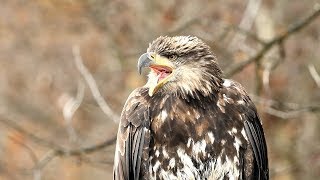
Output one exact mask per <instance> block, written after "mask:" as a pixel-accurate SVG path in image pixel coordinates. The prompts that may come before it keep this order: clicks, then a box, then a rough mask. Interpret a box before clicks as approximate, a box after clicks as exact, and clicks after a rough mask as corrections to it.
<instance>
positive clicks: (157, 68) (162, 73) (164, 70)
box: [151, 66, 171, 82]
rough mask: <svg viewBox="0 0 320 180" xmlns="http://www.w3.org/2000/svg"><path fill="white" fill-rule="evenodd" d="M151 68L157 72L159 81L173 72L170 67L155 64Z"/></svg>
mask: <svg viewBox="0 0 320 180" xmlns="http://www.w3.org/2000/svg"><path fill="white" fill-rule="evenodd" d="M151 68H152V69H153V70H154V72H155V73H157V77H158V82H159V81H161V80H162V79H164V78H166V77H167V76H169V75H170V74H171V70H169V69H168V68H165V67H161V66H154V67H151Z"/></svg>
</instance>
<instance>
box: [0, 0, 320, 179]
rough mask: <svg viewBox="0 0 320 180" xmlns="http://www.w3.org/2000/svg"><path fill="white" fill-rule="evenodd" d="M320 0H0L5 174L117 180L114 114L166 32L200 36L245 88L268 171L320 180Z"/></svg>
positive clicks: (0, 130) (0, 163) (1, 164)
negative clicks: (259, 125)
mask: <svg viewBox="0 0 320 180" xmlns="http://www.w3.org/2000/svg"><path fill="white" fill-rule="evenodd" d="M317 3H319V2H317V1H316V0H304V1H300V0H246V1H240V0H232V1H231V0H216V1H210V0H201V1H195V0H193V1H184V0H175V1H166V0H165V1H148V0H141V1H139V0H135V1H133V0H130V1H129V0H114V1H111V0H110V1H108V0H79V1H76V0H31V1H26V0H2V1H1V5H0V179H34V180H40V179H48V180H54V179H61V180H69V179H70V180H73V179H79V180H80V179H81V180H86V179H112V164H113V154H114V142H115V141H114V138H115V135H116V132H117V126H118V125H117V120H118V119H117V118H118V116H119V115H120V113H121V109H122V106H123V104H124V102H125V100H126V98H127V96H128V95H129V93H130V92H131V91H132V90H133V89H134V88H136V87H138V86H142V85H143V84H144V83H145V81H146V78H145V76H139V75H138V73H137V71H136V63H137V59H138V57H139V56H140V55H141V54H142V53H144V52H145V51H146V48H147V46H148V43H149V42H150V41H152V40H153V39H155V38H156V37H158V36H160V35H195V36H198V37H200V38H202V39H203V40H204V41H205V42H207V43H208V44H209V45H210V46H211V48H212V50H213V51H214V52H215V54H216V55H217V57H218V59H219V63H220V65H221V66H222V68H223V70H225V72H226V73H227V75H226V76H227V77H231V78H233V79H235V80H237V81H239V82H240V83H241V84H243V86H244V87H245V88H246V89H247V91H248V93H250V95H251V97H252V99H253V100H254V101H255V103H256V105H257V107H258V110H259V113H260V115H261V116H262V120H263V124H264V129H265V134H266V138H267V144H268V150H269V152H268V153H269V158H270V174H271V179H276V180H288V179H318V178H319V177H320V77H319V73H320V17H319V18H318V14H319V4H317ZM312 14H313V15H314V16H312V18H309V19H308V17H310V15H312ZM301 22H306V23H305V24H303V23H302V24H301ZM299 23H300V24H299ZM295 26H299V27H300V29H299V32H294V33H291V32H289V33H288V32H287V30H288V29H290V28H292V27H295ZM285 34H287V36H286V38H284V39H281V38H280V39H276V38H277V37H281V36H283V35H285ZM273 40H274V41H273ZM270 42H273V43H271V44H270ZM259 53H260V54H261V56H259ZM252 57H253V60H254V62H253V63H250V64H248V65H246V66H244V67H243V68H242V67H241V68H238V69H237V70H238V71H233V73H232V72H231V69H230V68H231V67H238V65H239V63H240V62H243V61H247V60H248V59H250V58H252ZM145 74H146V72H145V73H144V75H145Z"/></svg>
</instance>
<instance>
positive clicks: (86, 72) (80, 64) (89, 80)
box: [72, 46, 119, 123]
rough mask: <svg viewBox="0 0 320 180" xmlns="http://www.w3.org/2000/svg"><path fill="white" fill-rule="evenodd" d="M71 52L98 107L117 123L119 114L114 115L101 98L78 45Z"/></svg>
mask: <svg viewBox="0 0 320 180" xmlns="http://www.w3.org/2000/svg"><path fill="white" fill-rule="evenodd" d="M72 52H73V56H74V61H75V63H76V66H77V68H78V70H79V72H80V73H81V75H82V76H83V78H84V79H85V81H86V82H87V84H88V86H89V88H90V90H91V93H92V95H93V97H94V99H95V100H96V102H97V103H98V105H99V107H100V108H101V110H102V111H103V112H104V113H105V114H106V115H107V116H108V117H109V118H110V119H111V120H113V121H114V122H115V123H118V119H119V116H118V115H116V114H115V113H114V112H113V111H112V110H111V108H110V106H109V105H108V104H107V102H106V101H105V100H104V99H103V97H102V95H101V93H100V91H99V89H98V86H97V84H96V82H95V80H94V78H93V76H92V75H91V73H90V72H89V70H88V69H87V68H86V67H85V65H84V64H83V61H82V57H81V55H80V48H79V46H73V48H72Z"/></svg>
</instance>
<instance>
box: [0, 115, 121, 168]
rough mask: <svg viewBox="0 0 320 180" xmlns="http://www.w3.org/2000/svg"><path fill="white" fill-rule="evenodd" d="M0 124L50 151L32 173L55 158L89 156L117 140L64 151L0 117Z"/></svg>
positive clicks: (113, 139)
mask: <svg viewBox="0 0 320 180" xmlns="http://www.w3.org/2000/svg"><path fill="white" fill-rule="evenodd" d="M0 122H2V123H3V124H5V125H7V126H9V127H10V128H12V129H14V130H16V131H18V132H19V133H21V134H23V135H24V136H25V137H27V138H29V139H30V140H31V141H32V142H34V143H36V144H38V145H41V146H44V147H47V148H49V149H50V151H49V152H48V153H47V154H46V155H45V156H44V157H43V158H41V159H40V160H39V161H38V163H37V164H36V165H35V167H34V168H33V169H34V171H36V170H41V169H42V168H43V167H44V166H46V165H47V164H48V163H49V162H50V161H51V160H52V159H53V158H54V157H56V156H80V155H82V154H90V153H93V152H97V151H99V150H101V149H104V148H106V147H108V146H110V145H113V144H114V143H115V141H116V139H117V137H116V136H113V137H111V138H110V139H108V140H106V141H104V142H102V143H99V144H95V145H92V146H88V147H82V148H75V149H66V148H64V147H61V146H59V145H57V144H55V143H52V142H49V141H47V140H44V139H41V138H39V137H38V136H36V135H34V134H32V133H31V132H28V131H27V130H25V129H23V128H22V127H21V126H20V125H18V124H16V123H15V122H13V121H11V120H8V119H5V118H3V117H1V120H0Z"/></svg>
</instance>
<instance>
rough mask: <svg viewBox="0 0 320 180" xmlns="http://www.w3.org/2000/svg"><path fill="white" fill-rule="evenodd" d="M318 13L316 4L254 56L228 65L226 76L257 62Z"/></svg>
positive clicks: (319, 12)
mask: <svg viewBox="0 0 320 180" xmlns="http://www.w3.org/2000/svg"><path fill="white" fill-rule="evenodd" d="M319 15H320V6H319V5H316V6H315V8H314V11H312V13H310V14H309V15H308V16H306V17H304V18H303V19H302V20H300V21H298V22H296V23H293V24H291V25H290V26H289V28H288V30H287V31H285V32H284V33H282V34H280V35H278V36H276V37H275V38H273V39H272V40H271V41H269V42H268V43H266V44H265V45H264V46H263V48H262V49H261V50H260V51H258V52H257V53H256V54H255V55H254V56H252V57H250V58H249V59H247V60H244V61H242V62H240V63H237V64H235V65H232V66H230V67H229V68H228V69H226V70H225V75H226V77H230V76H232V75H234V74H236V73H238V72H239V71H241V70H242V69H243V68H245V67H246V66H247V65H249V64H251V63H252V62H257V61H260V60H261V59H262V57H264V55H265V54H266V53H267V52H268V51H269V50H270V49H271V48H272V47H273V46H274V45H277V44H280V43H282V42H283V41H284V40H286V39H287V38H288V37H290V36H291V35H293V34H294V33H296V32H298V31H300V30H301V29H303V28H305V27H307V25H308V24H310V23H311V22H312V21H313V20H315V19H316V18H317V17H318V16H319Z"/></svg>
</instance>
